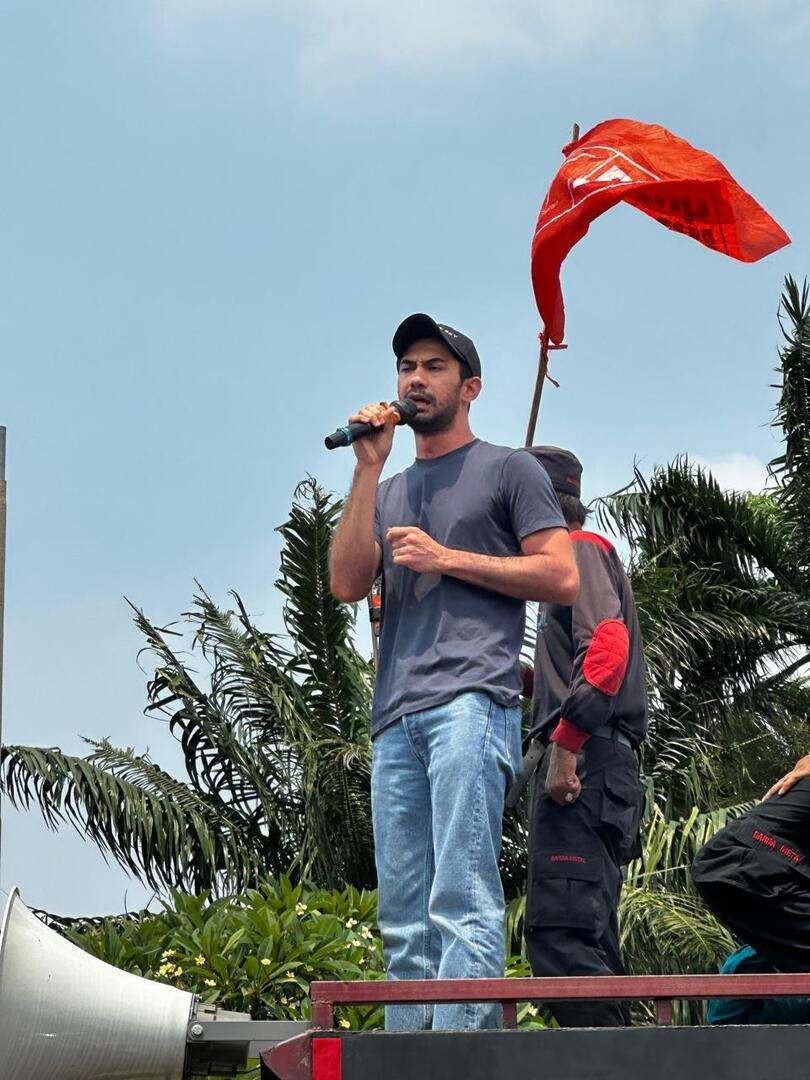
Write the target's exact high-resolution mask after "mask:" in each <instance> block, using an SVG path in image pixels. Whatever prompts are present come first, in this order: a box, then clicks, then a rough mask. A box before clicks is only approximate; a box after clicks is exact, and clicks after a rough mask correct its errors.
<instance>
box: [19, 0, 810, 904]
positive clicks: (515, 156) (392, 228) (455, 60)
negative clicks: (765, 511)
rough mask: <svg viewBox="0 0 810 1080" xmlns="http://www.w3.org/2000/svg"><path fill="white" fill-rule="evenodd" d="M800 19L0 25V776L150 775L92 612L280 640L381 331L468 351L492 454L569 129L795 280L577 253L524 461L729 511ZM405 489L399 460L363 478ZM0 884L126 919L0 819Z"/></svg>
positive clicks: (145, 20)
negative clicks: (633, 161) (214, 602)
mask: <svg viewBox="0 0 810 1080" xmlns="http://www.w3.org/2000/svg"><path fill="white" fill-rule="evenodd" d="M659 8H660V9H659ZM809 20H810V16H808V14H807V12H806V10H805V9H804V8H803V7H802V6H801V5H798V4H796V3H781V2H778V0H736V2H734V3H732V2H719V0H718V2H708V0H704V2H697V0H688V2H682V3H680V4H678V5H677V12H676V13H675V14H672V13H667V11H666V10H665V9H664V7H663V6H659V5H655V6H654V5H650V4H648V3H646V2H644V3H635V2H630V0H602V2H600V3H595V2H593V0H570V2H569V3H567V4H566V5H564V6H563V5H556V4H555V5H552V4H548V3H540V2H538V0H446V2H444V3H442V4H441V5H438V10H437V6H436V5H434V4H428V3H426V2H425V3H419V2H415V0H400V2H399V3H397V4H396V5H392V4H388V3H385V2H380V0H377V2H376V3H372V2H371V0H344V2H343V3H340V4H335V3H327V2H326V0H298V2H297V3H295V4H293V3H291V2H289V0H277V2H270V0H140V2H137V0H136V2H132V3H128V4H110V3H108V2H106V0H73V2H72V3H71V4H54V3H53V2H52V0H6V2H5V4H4V5H3V7H2V11H0V102H2V105H0V144H1V145H2V147H3V151H4V152H3V165H2V168H0V244H1V245H2V258H0V290H1V295H2V300H0V349H1V350H2V352H1V354H0V423H2V424H6V425H7V427H8V440H9V448H8V482H9V506H10V509H9V539H8V547H9V551H8V571H7V613H6V642H7V647H6V696H5V716H4V724H5V730H4V733H3V734H4V738H5V740H6V741H7V742H26V743H33V744H40V745H59V746H61V747H62V748H63V749H65V750H68V751H73V752H76V751H79V750H80V749H81V742H80V740H79V735H81V734H86V735H92V736H104V735H107V736H109V737H110V738H111V739H112V740H113V741H114V742H117V743H119V744H121V745H131V746H135V747H137V748H139V749H144V748H146V747H148V748H149V749H150V751H151V753H152V754H153V756H154V757H155V758H156V759H157V760H159V761H161V762H162V763H163V764H165V765H166V766H167V767H169V768H173V769H177V768H178V767H179V755H178V753H177V750H176V747H175V746H174V745H173V743H172V741H171V739H170V737H169V735H168V733H167V732H166V730H165V728H163V727H161V725H159V724H158V723H156V722H155V721H152V720H147V719H145V718H144V717H143V715H142V708H143V704H144V683H145V676H144V673H143V672H142V671H141V670H139V668H138V666H137V663H136V652H137V649H138V647H139V639H138V637H137V635H136V633H135V630H134V628H133V627H132V625H131V620H130V617H129V613H128V609H127V607H126V605H125V603H124V600H123V597H124V596H128V597H130V598H131V599H132V600H133V601H134V602H136V603H137V604H139V605H141V606H142V607H143V608H144V609H145V610H146V612H147V613H148V614H149V615H151V616H152V617H154V618H155V619H156V620H158V621H169V620H171V619H173V618H175V617H176V616H177V615H178V613H179V612H181V611H183V610H185V609H186V607H187V606H188V603H189V600H190V597H191V594H192V587H193V585H192V582H193V578H195V577H197V578H199V579H200V580H201V581H202V582H203V583H204V584H205V586H206V587H207V588H208V589H209V591H211V592H212V593H213V594H214V595H215V596H217V597H223V596H224V594H225V592H226V590H227V589H229V588H237V589H238V590H239V591H240V592H241V593H242V595H243V596H244V597H245V599H246V601H247V603H248V605H249V607H250V608H251V610H252V611H254V612H256V613H257V615H258V617H259V619H260V621H262V622H263V623H264V624H265V625H267V626H268V628H272V629H278V628H279V602H278V598H277V596H276V595H275V593H274V589H273V580H274V577H275V574H276V570H277V561H278V542H277V537H276V535H275V534H274V531H273V530H274V528H275V526H276V525H277V524H278V523H279V522H281V521H282V520H283V519H284V517H285V514H286V511H287V508H288V506H289V500H290V496H291V493H292V491H293V489H294V487H295V485H296V483H297V482H298V481H299V480H300V479H301V478H302V477H303V476H304V475H305V474H306V473H312V474H314V475H315V476H317V477H318V478H319V480H320V481H321V482H322V483H323V484H324V485H325V486H328V487H329V488H331V489H333V490H335V491H337V492H342V491H343V490H344V489H345V487H346V485H347V483H348V480H349V476H350V469H351V457H350V456H349V452H347V453H339V452H336V453H334V454H329V453H328V452H326V451H325V450H324V449H323V445H322V436H323V434H324V433H325V432H326V431H327V430H331V429H332V428H333V427H334V426H335V424H336V423H337V422H340V421H341V420H342V419H343V418H344V417H345V416H346V415H347V414H348V413H349V412H350V411H351V410H352V409H353V407H354V406H355V405H356V404H359V403H362V402H365V401H366V400H370V399H374V398H377V397H382V396H387V395H390V394H392V393H393V387H394V369H393V363H392V359H391V354H390V338H391V333H392V331H393V328H394V327H395V325H396V324H397V323H398V321H399V320H400V319H401V318H402V317H403V316H404V315H405V314H408V313H409V312H411V311H420V310H422V311H428V312H430V313H432V314H434V315H435V316H436V317H438V318H440V319H442V320H443V321H446V322H449V323H451V324H452V325H454V326H456V327H458V328H460V329H462V330H464V331H465V332H467V333H469V334H470V335H471V336H472V337H473V338H474V339H475V341H476V343H477V345H478V349H479V352H480V354H481V358H482V363H483V372H484V391H483V394H482V397H481V398H480V399H479V402H478V403H476V406H475V410H474V414H473V419H474V424H475V428H476V431H477V433H478V434H479V435H481V436H482V437H484V438H487V439H490V440H492V441H494V442H501V443H514V444H520V442H522V438H523V434H524V431H525V425H526V418H527V414H528V405H529V398H530V394H531V390H532V386H533V378H534V370H535V364H536V344H537V340H536V335H537V330H538V321H537V315H536V310H535V307H534V302H533V298H532V294H531V288H530V280H529V270H528V250H529V243H530V240H531V234H532V230H533V225H534V221H535V218H536V215H537V211H538V208H539V205H540V202H541V200H542V197H543V194H544V192H545V189H546V187H547V185H548V182H549V180H550V178H551V176H552V175H553V173H554V171H555V170H556V168H557V166H558V164H559V161H560V154H559V151H560V148H561V147H562V145H563V144H564V143H566V142H567V141H568V139H569V137H570V130H571V125H572V123H573V122H574V121H578V122H579V123H580V124H581V125H582V128H583V131H584V130H586V129H587V128H589V127H591V126H592V125H593V124H595V123H597V122H599V121H600V120H603V119H606V118H608V117H611V116H630V117H635V118H637V119H640V120H645V121H651V122H658V123H661V124H664V125H665V126H667V127H669V128H670V129H671V130H673V131H674V132H676V133H677V134H678V135H681V136H682V137H684V138H687V139H689V140H690V141H691V142H693V143H694V144H695V145H697V146H699V147H701V148H704V149H707V150H709V151H711V152H712V153H714V154H716V155H717V156H718V157H719V158H720V159H721V160H722V161H723V162H724V163H725V164H726V165H727V166H728V168H729V169H730V170H731V171H732V172H733V173H734V175H735V176H736V177H737V179H738V180H739V181H740V182H741V183H742V184H743V185H744V186H746V187H747V188H748V190H750V191H751V192H752V193H753V194H754V195H755V196H756V197H757V198H758V199H759V200H760V201H761V202H762V203H763V204H764V205H765V206H766V207H767V208H768V209H769V210H770V212H771V213H772V214H773V215H774V216H775V217H776V218H777V220H778V221H779V222H780V223H781V224H782V225H783V226H784V228H785V229H786V230H787V231H788V233H790V235H791V236H792V238H793V244H792V246H791V247H788V248H786V249H785V250H783V251H781V252H779V253H777V254H776V255H774V256H771V257H770V258H769V259H767V260H765V261H764V262H762V263H760V264H757V265H755V266H743V265H741V264H737V263H734V262H732V261H731V260H728V259H724V258H722V257H721V256H719V255H717V254H714V253H712V252H709V251H707V250H705V249H703V248H701V247H699V246H698V245H697V244H695V243H694V242H692V241H689V240H687V239H685V238H683V237H680V236H676V235H674V234H672V233H668V232H667V231H666V230H664V229H662V228H660V227H659V226H657V225H656V224H655V223H654V222H652V221H650V220H649V219H648V218H646V217H644V216H642V215H640V214H637V213H635V212H633V211H631V210H628V209H625V208H621V207H619V208H617V209H616V210H614V211H612V212H611V213H610V214H609V215H607V216H605V217H604V218H602V219H601V220H600V221H599V222H597V223H596V225H595V226H594V227H593V229H592V231H591V233H590V234H589V236H588V237H587V238H586V239H585V240H584V241H583V242H582V243H581V244H580V245H579V246H578V247H577V248H575V250H574V252H573V253H572V255H571V256H570V257H569V259H568V260H567V263H566V265H565V268H564V276H563V286H564V290H565V296H566V302H567V316H568V317H567V332H568V341H569V349H568V351H567V352H566V353H562V354H556V356H555V358H554V361H553V364H554V367H553V370H554V374H555V375H556V376H557V377H558V378H559V380H560V382H561V383H562V386H561V389H560V390H559V391H555V390H554V389H553V388H552V387H548V388H547V390H546V393H545V396H544V403H543V410H542V413H541V423H540V429H539V436H540V437H541V438H542V441H544V442H552V443H562V444H565V445H570V446H571V447H572V448H574V449H575V450H576V451H577V452H578V453H579V454H580V456H581V457H582V459H583V461H584V463H585V469H586V476H585V495H586V496H587V497H588V498H591V497H593V496H595V495H598V494H601V493H604V492H605V491H608V490H611V489H613V488H615V487H617V486H619V485H620V484H622V483H624V482H626V481H627V480H628V478H629V477H630V475H631V471H632V465H633V461H634V460H638V461H639V462H640V464H641V466H642V467H643V468H645V469H649V468H650V467H651V466H652V465H653V464H655V463H657V462H664V461H666V460H668V459H669V458H671V457H672V456H674V455H675V454H677V453H679V452H683V451H688V452H689V453H690V454H692V455H694V456H696V457H698V458H700V459H702V460H704V461H706V462H709V463H712V464H713V465H714V466H715V467H716V469H717V473H718V475H719V476H720V478H721V479H723V480H725V481H727V482H728V483H731V484H734V485H735V486H758V485H759V484H761V482H762V476H763V471H764V463H765V462H767V461H768V460H769V458H771V457H773V456H774V453H775V446H776V444H775V442H774V438H773V434H772V432H771V431H770V429H769V427H768V421H769V419H770V415H771V410H772V407H773V401H774V397H773V391H772V390H770V389H769V384H770V383H771V382H772V381H773V368H774V366H775V363H776V351H775V350H776V345H777V341H778V333H777V324H776V319H775V313H776V307H777V303H778V298H779V292H780V287H781V282H782V279H783V277H784V275H785V274H786V273H793V274H794V275H797V276H799V277H801V276H803V275H804V274H805V273H806V272H807V271H808V270H809V269H810V251H808V226H809V225H810V211H808V199H807V195H806V188H807V176H808V174H810V149H809V148H808V141H807V139H806V137H805V135H806V125H807V115H806V101H807V93H808V66H807V59H806V58H807V54H808V44H810V25H809ZM411 454H412V443H411V442H410V438H409V436H408V435H407V434H405V435H404V436H401V437H399V438H398V442H397V447H396V449H395V454H394V458H393V460H392V464H391V468H392V469H395V468H399V467H402V466H404V465H406V464H407V463H408V461H409V460H410V457H411ZM0 882H2V886H3V887H4V888H6V889H8V888H9V887H10V886H11V885H12V884H19V885H20V886H21V887H22V891H23V895H24V898H25V899H26V900H27V902H28V903H29V904H31V905H34V906H38V907H45V908H49V909H50V910H53V911H62V912H66V913H68V912H70V913H81V912H83V913H88V912H103V911H118V910H121V908H122V907H123V904H124V897H125V894H126V903H127V904H128V905H129V906H130V907H133V906H138V905H140V904H141V903H143V902H144V901H145V900H146V899H147V894H146V893H145V891H144V889H143V888H142V887H141V886H140V885H138V884H137V882H132V881H131V880H129V879H128V878H127V877H126V875H124V874H123V873H122V872H121V871H120V870H119V869H118V868H117V867H114V866H113V867H107V866H105V864H104V862H103V860H102V859H101V857H100V855H99V854H98V853H97V852H96V850H95V849H94V848H92V847H91V846H88V845H87V844H84V843H83V842H82V841H81V840H80V839H79V838H78V837H77V836H76V835H75V834H73V833H71V832H70V831H69V830H67V829H65V830H63V831H62V832H60V833H59V834H58V835H57V836H53V835H50V834H48V833H47V831H46V830H45V828H44V826H43V824H42V822H41V820H40V818H39V816H38V814H36V813H30V814H28V815H20V814H16V813H14V812H13V811H11V810H10V809H9V808H7V807H5V808H4V826H3V851H2V866H0Z"/></svg>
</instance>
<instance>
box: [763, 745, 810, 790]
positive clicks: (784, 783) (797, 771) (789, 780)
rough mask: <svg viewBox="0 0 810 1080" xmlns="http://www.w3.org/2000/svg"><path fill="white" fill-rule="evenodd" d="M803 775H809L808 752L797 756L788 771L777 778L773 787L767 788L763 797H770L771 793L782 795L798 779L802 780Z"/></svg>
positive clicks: (809, 755)
mask: <svg viewBox="0 0 810 1080" xmlns="http://www.w3.org/2000/svg"><path fill="white" fill-rule="evenodd" d="M805 776H810V754H806V755H805V756H804V757H803V758H799V760H798V761H797V762H796V764H795V765H794V766H793V768H792V769H791V770H790V772H787V773H785V775H784V776H783V777H782V778H781V780H777V781H776V783H775V784H774V785H773V787H772V788H769V789H768V791H767V793H766V795H765V798H766V799H770V797H771V795H784V794H785V792H786V791H790V789H791V788H792V787H793V785H794V784H795V783H796V782H797V781H798V780H803V779H804V777H805Z"/></svg>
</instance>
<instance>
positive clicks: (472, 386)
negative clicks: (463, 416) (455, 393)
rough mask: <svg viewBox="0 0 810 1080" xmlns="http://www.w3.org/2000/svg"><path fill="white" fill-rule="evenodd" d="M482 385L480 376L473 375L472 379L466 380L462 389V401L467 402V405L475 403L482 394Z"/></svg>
mask: <svg viewBox="0 0 810 1080" xmlns="http://www.w3.org/2000/svg"><path fill="white" fill-rule="evenodd" d="M481 385H482V384H481V379H480V377H479V376H478V375H473V377H472V378H471V379H465V380H464V383H463V384H462V387H461V400H462V401H466V402H467V404H469V403H470V402H471V401H475V399H476V398H477V397H478V395H479V394H480V393H481Z"/></svg>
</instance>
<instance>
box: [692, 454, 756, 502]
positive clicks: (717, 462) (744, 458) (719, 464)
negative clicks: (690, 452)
mask: <svg viewBox="0 0 810 1080" xmlns="http://www.w3.org/2000/svg"><path fill="white" fill-rule="evenodd" d="M691 461H692V462H693V463H694V464H695V465H700V466H701V467H702V468H704V469H708V470H709V472H710V473H711V474H712V476H713V477H714V478H715V480H716V481H717V483H718V484H719V485H720V487H721V488H724V489H725V490H726V491H751V492H753V493H754V494H755V495H758V494H759V493H760V492H761V491H763V490H764V489H765V488H766V487H767V485H768V469H767V467H766V466H765V465H764V463H763V462H761V461H760V460H759V458H757V457H755V456H754V455H753V454H745V453H743V452H742V451H740V450H733V451H731V453H728V454H724V455H723V456H722V457H720V458H715V459H713V460H711V459H709V458H702V457H693V458H691Z"/></svg>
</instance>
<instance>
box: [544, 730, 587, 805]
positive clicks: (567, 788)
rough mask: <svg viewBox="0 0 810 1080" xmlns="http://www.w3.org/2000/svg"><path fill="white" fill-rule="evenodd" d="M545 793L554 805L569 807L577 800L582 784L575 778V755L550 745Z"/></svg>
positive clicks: (554, 744)
mask: <svg viewBox="0 0 810 1080" xmlns="http://www.w3.org/2000/svg"><path fill="white" fill-rule="evenodd" d="M546 791H547V792H548V793H549V795H550V796H551V797H552V799H553V800H554V802H555V803H559V804H560V806H570V805H571V803H574V802H576V801H577V799H578V798H579V793H580V791H582V784H580V782H579V777H578V776H577V755H576V754H572V753H571V751H570V750H564V749H563V748H562V746H559V745H558V744H557V743H552V744H551V756H550V758H549V763H548V772H547V773H546Z"/></svg>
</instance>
